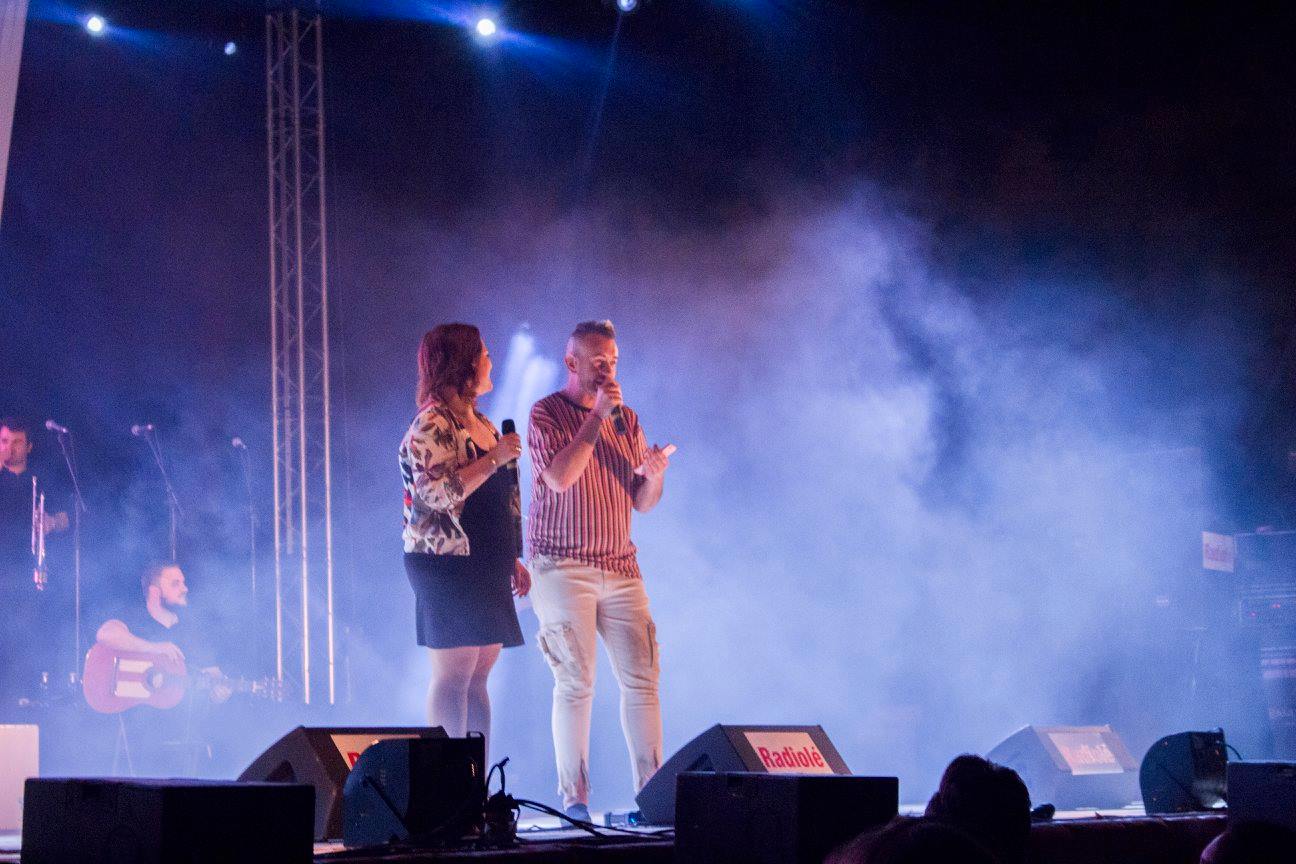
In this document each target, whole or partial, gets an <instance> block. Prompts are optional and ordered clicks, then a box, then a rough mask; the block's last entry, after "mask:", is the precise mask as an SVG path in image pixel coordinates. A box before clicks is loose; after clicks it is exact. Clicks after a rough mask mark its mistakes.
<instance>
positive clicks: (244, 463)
mask: <svg viewBox="0 0 1296 864" xmlns="http://www.w3.org/2000/svg"><path fill="white" fill-rule="evenodd" d="M234 449H235V450H237V451H238V461H239V468H240V469H241V470H242V473H243V489H244V490H245V491H246V492H247V514H248V572H249V573H250V574H251V577H252V605H251V607H250V614H249V615H248V620H249V621H252V622H255V621H256V620H257V542H256V535H257V514H256V504H255V499H254V498H253V497H252V472H251V471H250V470H249V468H248V452H247V446H246V445H243V446H241V447H235V448H234ZM253 633H254V637H253V638H254V641H253V646H254V647H253V655H254V657H255V659H256V661H257V665H258V668H260V661H261V656H262V644H261V640H260V639H259V638H256V634H255V627H253Z"/></svg>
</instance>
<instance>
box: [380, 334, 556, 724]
mask: <svg viewBox="0 0 1296 864" xmlns="http://www.w3.org/2000/svg"><path fill="white" fill-rule="evenodd" d="M418 369H419V383H418V406H419V411H418V414H416V415H415V417H414V421H413V422H412V423H410V427H409V431H407V432H406V433H405V438H404V439H403V440H402V441H401V446H400V466H401V477H402V479H403V480H404V484H405V520H404V521H405V530H404V540H405V572H406V575H408V576H409V580H410V585H411V586H412V587H413V588H414V596H415V601H416V603H415V609H416V630H417V634H418V644H420V645H423V646H426V647H427V648H428V653H429V655H430V657H431V661H432V681H431V683H430V685H429V686H428V701H427V711H428V723H429V724H431V725H433V726H442V727H444V728H445V730H446V732H447V733H449V734H450V735H452V736H455V737H462V736H463V735H464V734H466V733H467V732H468V731H469V730H472V731H475V732H481V733H483V734H489V731H490V697H489V696H488V695H487V692H486V679H487V676H489V674H490V670H491V667H492V666H494V665H495V661H496V660H497V659H499V653H500V649H501V648H512V647H515V646H517V645H521V644H522V630H521V628H520V626H519V625H518V619H517V612H516V611H515V610H514V608H513V596H512V595H514V594H516V595H518V596H523V595H525V594H526V593H527V592H528V591H529V590H530V588H531V576H530V574H529V573H528V572H527V570H526V568H525V567H524V566H523V565H522V562H521V561H520V560H518V540H519V538H518V536H517V530H518V527H517V526H518V524H519V520H518V514H519V512H520V506H521V503H520V501H519V500H518V489H517V484H516V483H515V482H514V481H513V477H514V475H513V473H512V472H511V471H509V470H501V469H502V468H503V467H504V466H506V465H507V464H508V463H510V462H512V461H514V460H515V459H517V458H518V455H519V454H520V453H521V451H522V442H521V440H520V439H519V437H518V436H517V435H516V434H510V435H504V436H501V435H500V434H499V433H498V432H497V431H496V430H495V427H494V426H493V425H492V424H491V422H490V421H489V420H487V419H486V417H485V416H483V415H482V414H481V413H480V412H478V411H477V398H478V397H479V396H481V395H482V394H483V393H486V392H489V391H490V389H491V387H492V386H493V385H492V383H491V359H490V353H489V352H488V351H487V350H486V345H485V343H483V342H482V338H481V333H480V332H479V331H478V330H477V328H476V327H473V326H472V325H469V324H442V325H440V326H438V327H436V328H434V329H432V330H430V331H429V332H428V333H427V334H425V335H424V336H423V342H422V344H421V345H420V346H419V353H418Z"/></svg>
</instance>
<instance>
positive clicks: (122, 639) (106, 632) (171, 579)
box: [95, 564, 231, 703]
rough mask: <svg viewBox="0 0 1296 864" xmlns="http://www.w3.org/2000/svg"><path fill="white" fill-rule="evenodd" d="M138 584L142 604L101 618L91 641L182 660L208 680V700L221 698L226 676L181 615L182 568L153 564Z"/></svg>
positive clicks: (185, 597)
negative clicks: (209, 684)
mask: <svg viewBox="0 0 1296 864" xmlns="http://www.w3.org/2000/svg"><path fill="white" fill-rule="evenodd" d="M140 585H141V587H143V589H144V606H143V608H141V607H139V606H134V607H132V608H131V609H130V610H128V611H127V612H125V613H124V614H123V615H122V616H121V617H120V618H113V619H111V620H108V621H105V622H104V623H103V625H102V626H101V627H100V628H99V632H98V633H97V634H96V636H95V638H96V640H97V641H98V642H100V643H102V644H104V645H107V646H108V647H109V648H115V649H116V650H118V651H138V652H141V653H144V654H160V655H162V656H164V657H166V658H167V659H169V660H173V661H177V660H178V661H182V662H184V664H185V665H186V667H187V668H188V669H189V670H190V672H191V674H192V673H193V672H198V673H199V674H202V675H206V676H207V677H208V678H210V679H211V680H212V684H211V687H209V688H207V692H208V694H209V696H210V698H211V701H212V702H216V703H220V702H224V701H225V700H226V699H228V698H229V697H230V692H231V691H230V688H229V687H228V686H227V685H226V684H224V683H222V682H223V681H224V680H225V676H224V675H223V674H222V673H221V670H220V667H219V666H217V665H216V664H215V663H214V662H213V658H212V653H211V650H210V648H209V646H208V645H207V640H206V639H205V638H203V634H202V633H201V632H198V631H196V630H195V629H194V627H193V622H192V621H191V620H188V619H187V618H186V617H184V616H182V615H181V612H182V611H183V610H185V609H187V608H188V606H189V588H188V586H186V585H185V576H184V571H182V570H181V569H180V567H179V566H178V565H176V564H156V565H153V566H151V567H149V568H148V569H147V570H145V571H144V575H143V577H142V578H141V579H140Z"/></svg>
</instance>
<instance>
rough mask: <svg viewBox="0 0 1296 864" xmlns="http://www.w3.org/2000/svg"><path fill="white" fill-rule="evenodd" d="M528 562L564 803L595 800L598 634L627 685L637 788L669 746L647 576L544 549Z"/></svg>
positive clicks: (624, 720)
mask: <svg viewBox="0 0 1296 864" xmlns="http://www.w3.org/2000/svg"><path fill="white" fill-rule="evenodd" d="M529 563H530V569H531V580H532V584H531V603H532V606H533V608H534V609H535V612H536V616H537V617H538V618H539V619H540V632H539V634H538V635H537V639H536V641H537V642H538V643H539V645H540V650H541V652H542V653H543V654H544V656H545V660H547V661H548V662H549V668H550V669H552V670H553V675H554V691H553V739H554V756H555V758H556V760H557V763H558V792H559V794H560V795H562V799H563V806H564V807H569V806H571V805H572V804H574V803H577V802H579V803H582V804H589V736H590V709H591V707H592V705H593V702H594V667H595V662H596V660H597V657H598V639H597V635H602V637H603V644H604V645H605V646H606V647H607V652H608V656H609V657H610V658H611V660H612V674H613V675H615V676H616V679H617V683H618V684H619V685H620V686H621V729H622V731H624V732H625V739H626V746H627V747H629V749H630V768H631V771H632V772H633V774H634V787H635V791H636V792H637V791H638V790H640V789H642V788H643V785H644V784H645V783H647V782H648V778H649V777H651V776H652V775H653V773H654V772H655V771H656V770H657V768H658V767H659V766H660V765H661V752H662V724H661V701H660V699H659V697H658V695H657V679H658V677H659V675H660V672H661V667H660V665H659V662H658V656H657V654H658V651H657V625H655V624H654V623H653V620H652V615H651V614H650V613H649V611H648V594H647V592H645V591H644V586H643V580H642V579H636V578H633V577H630V576H622V575H620V574H618V573H612V572H609V571H606V570H600V569H598V568H597V567H590V566H589V565H586V564H582V563H580V562H577V561H572V560H571V559H569V558H550V557H548V556H544V555H537V556H534V557H533V558H532V559H531V560H530V562H529ZM596 634H597V635H596Z"/></svg>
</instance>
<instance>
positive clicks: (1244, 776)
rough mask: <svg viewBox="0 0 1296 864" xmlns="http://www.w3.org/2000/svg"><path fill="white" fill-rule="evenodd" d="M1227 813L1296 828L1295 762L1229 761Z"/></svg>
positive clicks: (1233, 818)
mask: <svg viewBox="0 0 1296 864" xmlns="http://www.w3.org/2000/svg"><path fill="white" fill-rule="evenodd" d="M1228 814H1229V821H1230V822H1269V823H1271V824H1273V825H1281V826H1283V827H1284V828H1290V829H1291V830H1293V831H1296V762H1230V763H1228Z"/></svg>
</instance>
